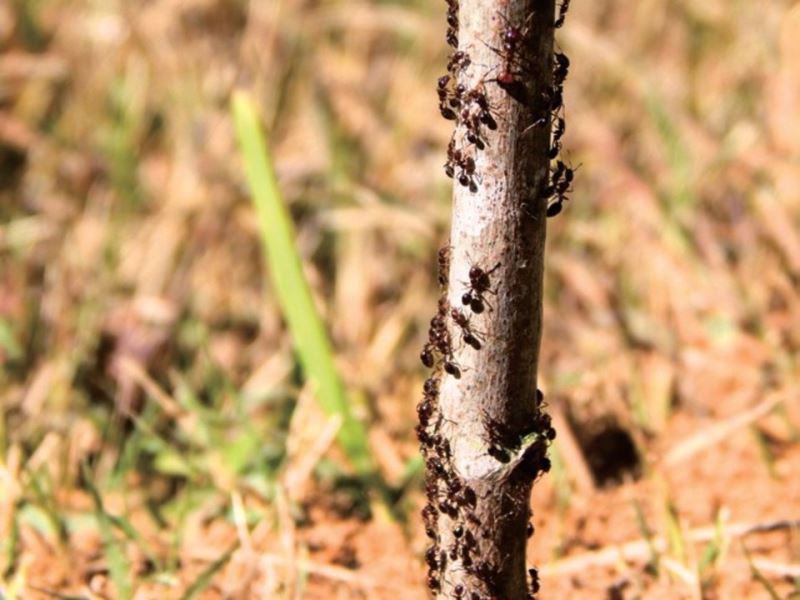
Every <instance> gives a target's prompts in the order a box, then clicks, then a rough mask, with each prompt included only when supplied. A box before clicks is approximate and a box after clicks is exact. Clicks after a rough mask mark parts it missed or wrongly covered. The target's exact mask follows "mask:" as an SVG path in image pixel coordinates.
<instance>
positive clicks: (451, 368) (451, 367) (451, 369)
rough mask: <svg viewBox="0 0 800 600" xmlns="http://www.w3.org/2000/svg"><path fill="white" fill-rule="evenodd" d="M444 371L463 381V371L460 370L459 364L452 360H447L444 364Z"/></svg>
mask: <svg viewBox="0 0 800 600" xmlns="http://www.w3.org/2000/svg"><path fill="white" fill-rule="evenodd" d="M444 371H445V373H447V374H448V375H452V376H453V377H455V378H456V379H461V369H460V368H459V366H458V364H456V363H455V362H453V361H452V360H446V361H445V362H444Z"/></svg>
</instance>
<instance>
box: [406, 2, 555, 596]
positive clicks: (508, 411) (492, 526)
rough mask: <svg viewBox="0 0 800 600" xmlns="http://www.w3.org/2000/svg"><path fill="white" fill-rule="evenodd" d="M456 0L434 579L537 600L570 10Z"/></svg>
mask: <svg viewBox="0 0 800 600" xmlns="http://www.w3.org/2000/svg"><path fill="white" fill-rule="evenodd" d="M456 1H457V0H448V5H449V7H450V12H449V14H448V23H449V25H450V30H449V31H448V41H449V42H451V45H452V43H453V42H454V41H455V40H456V39H457V41H458V48H457V50H456V51H454V53H453V54H452V55H451V59H450V64H449V68H448V71H449V77H447V78H442V79H440V80H439V84H438V90H439V98H440V109H441V111H442V114H443V116H445V118H449V119H452V120H454V121H455V122H456V127H455V132H454V134H453V139H452V141H451V144H450V147H449V150H448V166H447V167H446V170H447V171H448V174H449V175H451V176H452V177H453V178H454V181H455V191H454V195H453V202H454V203H453V221H452V228H451V232H450V244H449V247H448V248H447V249H443V251H440V268H441V269H443V270H444V271H445V272H443V273H440V283H442V284H443V291H442V297H441V298H440V300H439V311H438V313H437V315H436V317H434V319H433V320H432V322H431V330H430V336H429V342H428V344H426V347H425V349H424V350H423V354H422V359H423V362H424V363H426V364H428V366H431V365H433V366H434V374H433V375H432V377H431V379H429V380H428V382H426V385H425V397H424V398H423V401H422V402H421V403H420V405H419V407H418V412H419V414H420V426H419V427H418V430H417V431H418V434H419V437H420V441H421V444H422V451H423V455H424V456H425V459H426V465H427V493H428V499H429V505H428V506H426V508H425V510H424V511H423V516H424V518H425V522H426V528H427V533H428V535H429V536H430V537H431V538H432V541H433V544H432V546H431V548H430V549H429V551H428V553H427V555H426V561H427V563H428V566H429V568H430V571H429V577H428V583H429V586H430V587H431V589H432V590H433V591H434V592H435V593H436V594H437V595H439V596H440V597H443V598H466V599H469V600H474V599H475V598H482V599H486V600H489V599H490V598H497V599H502V600H523V599H525V598H526V595H528V594H535V591H536V589H530V588H529V586H528V584H527V578H526V570H525V546H526V542H527V538H528V535H529V534H530V530H529V525H528V523H529V518H530V509H529V500H530V491H531V486H532V484H533V481H534V480H535V478H536V476H537V475H538V474H539V473H540V472H543V471H547V470H548V469H549V462H548V460H547V458H546V456H545V455H546V450H547V445H548V443H549V441H550V440H551V439H552V438H553V437H554V435H555V432H554V430H553V429H552V427H551V424H550V420H549V417H547V415H544V414H543V413H542V412H541V404H542V397H541V394H540V393H538V391H537V387H536V375H537V373H536V371H537V362H538V356H539V343H540V338H541V325H542V278H543V270H544V244H545V229H546V227H545V224H546V213H547V211H548V206H547V202H548V198H549V197H550V196H551V195H552V194H553V181H552V177H551V173H550V156H551V155H552V154H551V129H550V124H551V113H552V112H553V108H554V107H555V108H556V110H557V106H558V105H560V85H559V86H557V88H556V87H554V86H553V83H552V82H553V69H554V60H553V31H554V19H555V18H556V15H554V12H555V7H554V0H506V1H499V0H460V2H459V3H458V4H456ZM454 14H456V15H457V19H454V18H453V15H454ZM556 90H557V91H558V99H557V100H556V99H555V98H554V96H555V94H556ZM487 113H488V116H487ZM556 152H557V151H556ZM445 284H446V285H445ZM533 587H534V588H538V582H537V583H535V584H534V585H533Z"/></svg>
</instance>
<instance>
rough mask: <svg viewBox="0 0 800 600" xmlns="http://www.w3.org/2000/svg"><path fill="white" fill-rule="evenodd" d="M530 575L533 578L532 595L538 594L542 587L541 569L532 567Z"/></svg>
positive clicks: (529, 571) (529, 570)
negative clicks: (540, 579) (540, 583)
mask: <svg viewBox="0 0 800 600" xmlns="http://www.w3.org/2000/svg"><path fill="white" fill-rule="evenodd" d="M528 575H530V578H531V593H533V594H536V593H537V592H538V591H539V588H540V587H541V586H540V585H539V569H537V568H536V567H531V568H530V569H528Z"/></svg>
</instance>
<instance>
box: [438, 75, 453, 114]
mask: <svg viewBox="0 0 800 600" xmlns="http://www.w3.org/2000/svg"><path fill="white" fill-rule="evenodd" d="M449 83H450V76H449V75H443V76H441V77H439V79H438V80H437V82H436V93H437V94H438V96H439V113H441V115H442V117H444V118H445V119H447V120H448V121H455V120H456V117H457V115H456V112H455V111H454V110H453V108H452V105H453V101H454V97H453V96H451V94H450V90H449V89H448V84H449ZM455 100H457V98H456V99H455ZM448 104H449V105H450V106H448Z"/></svg>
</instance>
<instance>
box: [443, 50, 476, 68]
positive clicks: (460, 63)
mask: <svg viewBox="0 0 800 600" xmlns="http://www.w3.org/2000/svg"><path fill="white" fill-rule="evenodd" d="M471 64H472V59H471V58H470V57H469V54H467V53H466V52H464V51H463V50H456V51H455V52H453V53H452V54H451V55H450V59H449V60H448V61H447V70H448V71H449V72H450V73H453V74H455V73H458V71H463V70H464V69H466V68H467V67H468V66H470V65H471Z"/></svg>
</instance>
